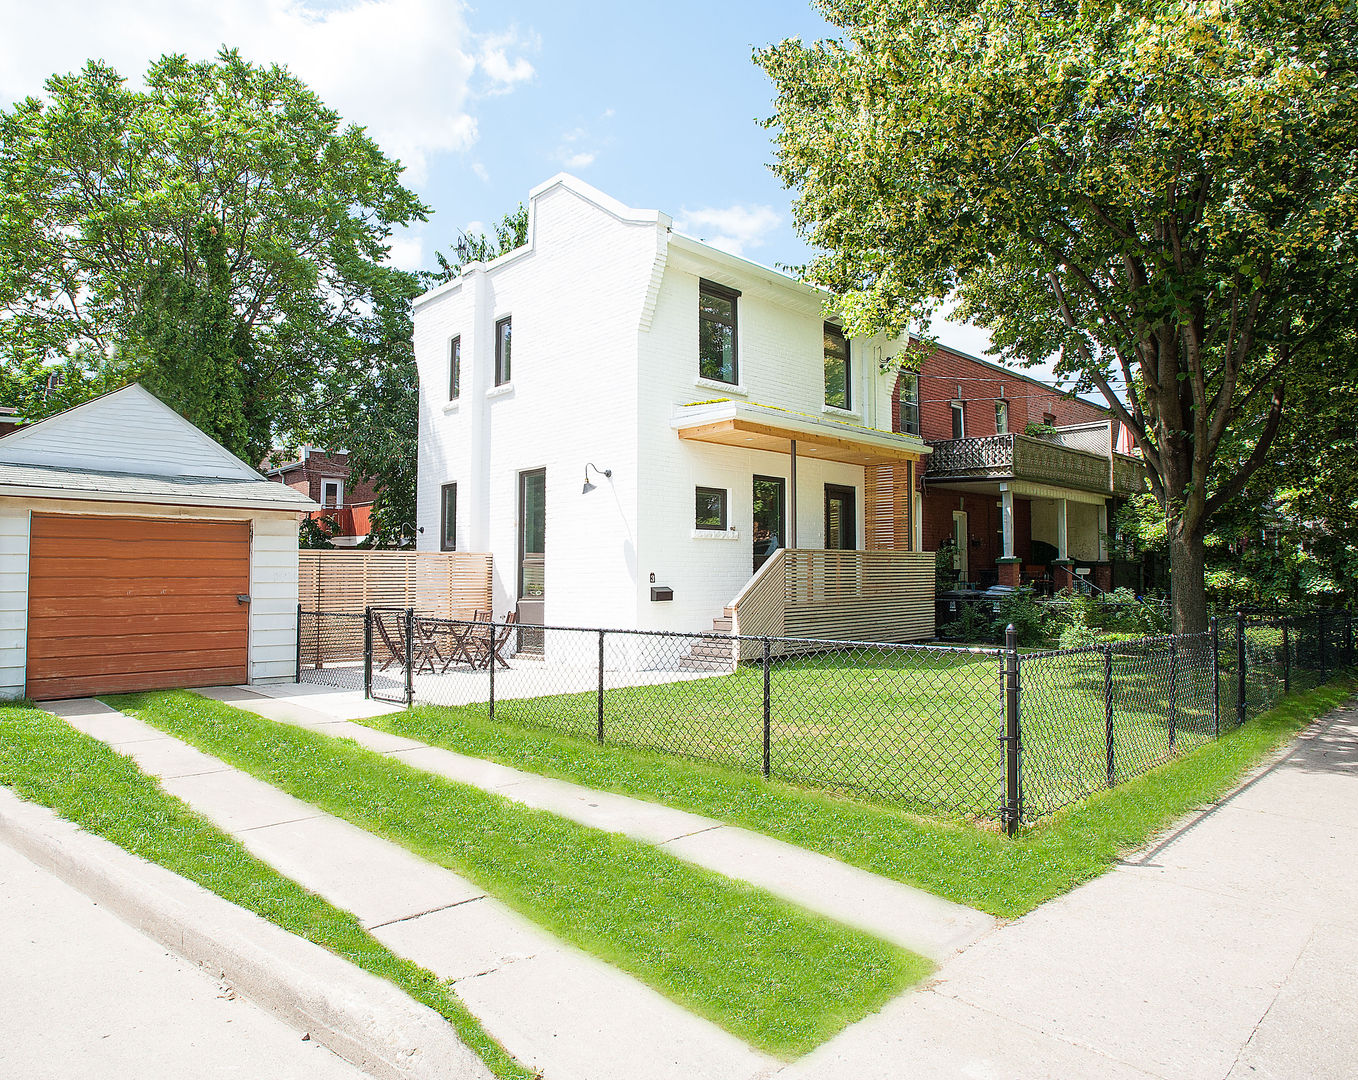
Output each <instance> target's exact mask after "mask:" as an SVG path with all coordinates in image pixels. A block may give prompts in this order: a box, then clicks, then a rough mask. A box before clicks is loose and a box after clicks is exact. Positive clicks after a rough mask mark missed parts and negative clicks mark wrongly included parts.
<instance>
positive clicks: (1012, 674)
mask: <svg viewBox="0 0 1358 1080" xmlns="http://www.w3.org/2000/svg"><path fill="white" fill-rule="evenodd" d="M1020 731H1021V727H1020V720H1019V656H1018V631H1017V630H1015V629H1014V624H1013V623H1010V624H1009V625H1008V626H1007V627H1006V628H1005V631H1004V806H1003V807H1002V808H1001V811H1000V817H1001V820H1002V824H1003V825H1004V831H1005V834H1006V835H1008V836H1014V835H1016V834H1017V833H1018V828H1019V820H1020V818H1021V817H1022V816H1023V792H1022V790H1021V787H1020V785H1021V783H1022V781H1021V779H1020V774H1019V733H1020Z"/></svg>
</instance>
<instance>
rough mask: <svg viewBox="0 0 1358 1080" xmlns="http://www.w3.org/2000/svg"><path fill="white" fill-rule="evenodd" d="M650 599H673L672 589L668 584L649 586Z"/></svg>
mask: <svg viewBox="0 0 1358 1080" xmlns="http://www.w3.org/2000/svg"><path fill="white" fill-rule="evenodd" d="M651 599H652V600H673V599H674V590H673V589H671V588H670V587H669V586H668V585H652V586H651Z"/></svg>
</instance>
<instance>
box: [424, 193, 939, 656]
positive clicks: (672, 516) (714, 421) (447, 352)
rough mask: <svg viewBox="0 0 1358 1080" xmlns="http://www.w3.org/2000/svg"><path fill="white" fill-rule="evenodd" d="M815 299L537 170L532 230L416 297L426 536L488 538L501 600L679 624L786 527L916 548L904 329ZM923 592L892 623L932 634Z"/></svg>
mask: <svg viewBox="0 0 1358 1080" xmlns="http://www.w3.org/2000/svg"><path fill="white" fill-rule="evenodd" d="M824 304H825V294H823V293H821V292H819V291H817V290H815V289H812V288H810V287H808V286H806V285H804V284H802V283H800V282H798V281H796V280H795V279H792V278H790V277H787V276H785V275H783V274H780V273H778V272H777V271H774V270H770V269H768V268H766V267H762V266H759V265H757V264H755V263H752V262H749V261H747V260H745V259H741V258H737V257H735V256H733V255H729V254H726V253H724V252H721V251H719V250H717V249H715V248H712V247H709V246H708V245H706V244H703V243H700V242H699V241H696V240H693V239H690V238H688V237H685V236H682V235H680V234H678V233H675V232H673V231H672V228H671V221H670V218H669V217H667V216H666V215H665V214H663V213H660V212H657V211H654V210H635V209H632V208H630V207H626V206H623V205H622V204H620V203H619V202H617V201H616V200H614V199H612V198H610V197H608V196H607V195H604V194H603V193H602V192H599V191H597V190H595V189H594V188H592V187H590V186H589V185H587V184H585V183H582V182H581V181H580V180H577V179H575V178H574V177H571V176H568V175H564V174H562V175H558V176H556V177H554V178H552V179H551V180H549V181H547V182H546V183H544V184H542V185H541V186H539V187H537V188H536V189H534V190H533V192H532V193H531V195H530V201H529V226H528V242H527V243H526V244H525V245H524V246H523V247H521V248H519V249H517V250H516V251H513V252H511V253H510V254H507V255H504V256H501V257H500V258H498V259H495V260H494V261H493V262H490V263H485V264H482V263H473V264H470V265H468V266H467V267H465V268H464V271H463V273H462V275H461V276H460V277H459V278H457V279H456V280H454V281H452V282H450V283H448V284H446V285H443V286H441V287H439V288H437V289H434V290H433V291H431V292H429V293H426V294H425V295H424V296H422V297H420V298H419V299H418V300H416V302H415V309H414V324H415V355H416V359H417V362H418V365H419V376H420V410H419V413H420V434H419V481H418V484H419V491H418V524H419V528H420V533H419V540H418V546H419V548H420V549H421V550H428V551H437V550H440V548H443V549H447V548H449V547H453V546H455V547H456V548H457V549H459V550H471V551H489V552H491V553H492V554H493V556H494V566H495V584H494V595H495V600H494V603H495V613H496V615H497V617H498V616H502V615H503V614H504V613H505V612H506V611H509V610H513V609H515V608H517V609H518V610H519V611H520V617H521V618H522V619H523V620H524V621H526V622H538V621H542V622H545V623H546V624H549V625H563V626H603V627H619V628H641V629H663V630H680V631H699V630H709V629H710V628H711V627H712V625H713V620H714V619H715V618H717V617H720V616H721V615H722V613H723V610H724V609H726V608H728V607H729V606H730V605H731V604H732V601H733V599H734V598H735V597H736V596H737V594H739V593H740V592H741V590H742V589H744V588H745V587H746V586H747V584H748V583H749V582H750V581H751V578H752V575H753V574H754V571H755V567H756V563H757V562H763V561H765V560H766V559H767V556H768V554H769V553H770V552H771V551H773V549H775V548H783V547H789V548H798V549H811V550H812V551H821V550H822V549H836V550H842V549H863V548H869V549H878V550H879V551H880V550H884V549H886V550H891V551H894V552H900V551H906V550H909V549H914V548H918V542H917V539H916V533H917V528H918V521H917V514H916V512H915V509H914V506H913V502H914V496H913V492H914V489H915V478H916V476H917V475H918V472H919V470H920V468H921V465H922V461H923V456H924V455H925V454H927V453H928V448H927V447H926V446H925V444H924V443H923V442H922V441H921V440H920V439H919V438H918V437H916V436H910V435H900V434H893V433H892V432H891V426H892V423H891V389H892V383H893V381H894V376H892V377H888V376H887V375H883V374H881V373H880V363H881V360H882V359H883V356H884V354H888V355H889V354H890V353H891V352H892V351H893V350H895V349H896V348H898V347H899V346H898V345H897V344H896V343H894V342H888V341H885V340H883V339H870V340H854V341H852V342H843V341H842V339H836V338H835V337H833V335H832V331H833V327H832V326H831V325H830V324H827V322H826V316H825V309H824ZM700 335H701V340H700ZM836 349H847V378H845V372H844V367H845V365H844V364H843V363H842V362H839V360H838V359H837V357H838V353H837V352H836V351H835V350H836ZM827 357H828V358H829V359H827ZM827 370H828V371H830V372H831V374H830V376H829V377H827ZM841 381H843V382H844V388H843V389H841V388H840V383H841ZM827 382H828V383H829V384H830V385H829V387H828V388H827ZM840 395H843V396H840ZM827 396H828V400H827ZM591 464H592V465H593V466H596V467H597V469H598V470H600V471H595V470H594V469H590V471H589V472H588V473H587V472H586V469H587V466H589V465H591ZM602 470H607V471H608V472H609V473H611V475H608V476H605V475H604V474H603V472H602ZM760 478H763V479H760ZM586 481H588V482H589V484H590V485H592V488H591V489H590V490H583V489H584V488H585V484H586ZM757 496H758V497H759V499H760V505H761V509H760V512H759V514H758V515H756V507H755V504H756V497H757ZM794 517H795V524H794V520H793V519H794ZM780 532H781V535H780ZM539 556H540V557H539ZM792 557H793V556H792V555H791V554H789V555H788V556H787V557H786V559H784V557H783V556H779V557H778V561H779V562H780V563H781V562H784V561H789V560H791V559H792ZM846 558H848V557H847V556H840V555H837V554H836V555H834V556H832V557H830V559H829V563H830V564H833V566H834V567H835V568H838V569H835V570H833V571H832V572H833V573H840V574H841V580H840V584H839V586H838V587H839V589H840V592H841V594H842V595H845V596H847V595H848V594H847V593H846V592H844V590H845V589H847V588H849V586H848V585H846V584H845V583H844V582H845V579H843V578H842V571H843V568H844V567H849V566H851V564H850V563H848V562H845V559H846ZM857 558H860V559H862V558H863V556H857ZM881 561H882V560H880V559H879V560H878V562H879V563H880V562H881ZM926 561H927V570H928V579H929V589H930V591H931V590H932V561H931V560H926V559H925V557H923V556H912V557H911V558H910V559H909V560H907V562H908V563H909V566H910V568H911V572H912V573H913V574H915V578H916V579H917V580H922V578H920V577H919V575H920V574H922V573H923V570H922V569H921V568H922V567H925V565H926ZM897 563H899V560H897ZM817 565H820V564H817ZM893 565H896V564H893ZM852 566H855V567H857V569H855V570H852V571H851V572H852V573H856V574H857V575H858V577H857V578H856V579H855V580H857V581H858V583H859V584H858V586H857V587H858V588H860V589H861V587H862V580H863V578H862V574H863V573H864V571H863V568H862V566H861V565H858V564H857V563H854V564H852ZM898 568H899V567H898ZM788 572H789V573H791V570H789V571H788ZM820 572H821V571H817V573H820ZM653 589H669V590H672V599H665V598H663V597H664V593H657V594H653ZM777 591H778V593H779V600H778V603H779V604H780V605H781V603H782V598H781V597H782V589H781V586H780V587H779V589H778V590H777ZM788 597H789V610H791V606H792V605H791V599H792V592H790V591H789V592H788ZM912 603H913V605H914V608H920V607H921V605H922V604H924V603H925V601H924V600H923V598H922V594H920V593H918V592H916V594H915V597H914V600H913V601H912ZM927 606H928V609H929V610H928V611H927V613H924V612H922V611H921V612H919V613H918V614H919V618H918V619H916V620H910V626H909V627H907V628H903V629H900V631H899V632H898V633H897V634H896V636H897V637H921V636H929V635H930V634H932V630H933V617H932V596H931V595H930V597H929V600H928V604H927ZM914 608H912V610H914ZM780 610H781V608H780ZM780 618H781V616H780ZM924 621H927V624H928V625H927V627H925V626H924ZM740 629H742V630H743V631H745V632H760V633H772V632H775V631H782V630H783V629H785V627H784V626H783V624H782V623H781V622H779V623H778V624H777V625H772V624H768V623H767V622H766V623H764V624H761V626H760V627H755V626H753V625H752V624H751V625H746V624H745V623H744V622H742V623H741V625H740ZM786 629H788V630H789V632H790V631H791V629H792V624H791V622H789V624H788V626H787V627H786ZM829 629H831V630H835V629H838V631H839V632H843V631H844V627H842V626H841V627H838V628H836V627H830V628H829ZM816 636H830V635H828V634H826V633H822V634H819V635H816Z"/></svg>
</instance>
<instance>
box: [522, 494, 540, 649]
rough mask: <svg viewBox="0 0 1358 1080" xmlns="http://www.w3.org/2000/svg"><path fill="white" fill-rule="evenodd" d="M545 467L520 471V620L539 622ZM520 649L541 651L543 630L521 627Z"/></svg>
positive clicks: (529, 622)
mask: <svg viewBox="0 0 1358 1080" xmlns="http://www.w3.org/2000/svg"><path fill="white" fill-rule="evenodd" d="M546 540H547V470H546V469H534V470H533V471H532V472H524V473H519V605H518V610H519V622H521V623H527V624H529V625H530V626H541V625H542V622H543V613H544V610H545V587H546V573H545V570H546V561H547V546H546ZM519 649H521V650H523V651H525V652H541V651H542V632H541V631H539V630H528V631H524V632H522V633H521V634H520V635H519Z"/></svg>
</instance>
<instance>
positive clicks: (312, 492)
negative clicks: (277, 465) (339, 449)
mask: <svg viewBox="0 0 1358 1080" xmlns="http://www.w3.org/2000/svg"><path fill="white" fill-rule="evenodd" d="M277 479H279V480H281V481H282V482H283V483H285V484H287V485H288V487H292V488H296V489H297V490H298V491H301V492H303V493H304V494H306V495H307V496H309V497H310V498H312V499H315V500H316V501H317V502H318V503H323V502H324V500H323V499H322V497H321V496H322V495H323V493H324V488H323V487H322V484H323V482H324V481H326V480H343V481H344V505H345V506H352V505H354V504H356V503H358V504H362V503H370V502H372V501H373V499H375V498H376V497H377V492H376V491H374V490H373V487H372V485H371V484H370V483H368V482H367V481H366V480H365V481H362V482H358V481H354V480H351V479H350V477H349V455H348V454H345V453H337V454H321V453H317V452H315V451H313V452H312V453H310V454H308V455H307V458H306V460H305V461H302V462H298V463H297V464H296V465H294V466H292V467H291V468H289V469H287V470H285V471H284V472H283V473H281V474H280V475H279V476H278V477H277Z"/></svg>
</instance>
